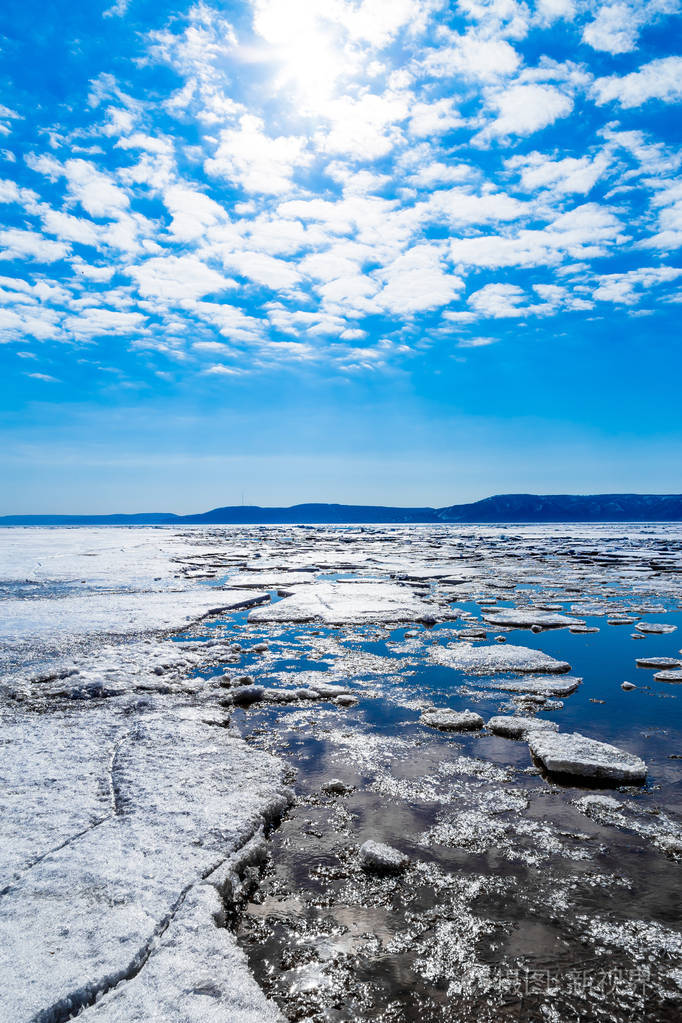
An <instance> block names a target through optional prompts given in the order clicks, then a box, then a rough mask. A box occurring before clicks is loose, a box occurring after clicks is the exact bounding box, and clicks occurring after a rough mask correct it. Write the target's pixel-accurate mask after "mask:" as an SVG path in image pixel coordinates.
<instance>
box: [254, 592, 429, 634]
mask: <svg viewBox="0 0 682 1023" xmlns="http://www.w3.org/2000/svg"><path fill="white" fill-rule="evenodd" d="M438 612H439V609H438V606H437V605H436V604H433V603H430V602H428V601H425V600H421V599H420V598H418V597H415V596H414V595H413V594H412V593H411V591H410V590H409V589H408V588H407V587H405V586H399V585H398V584H397V583H390V582H377V583H364V582H362V583H355V582H344V583H328V582H319V583H314V584H313V585H308V586H306V587H304V588H303V589H302V590H300V591H294V593H293V594H292V595H291V596H290V597H285V598H284V599H283V600H280V601H278V602H277V603H276V604H272V605H270V606H268V607H264V608H256V610H254V611H252V612H251V614H250V615H249V621H250V622H324V623H325V624H326V625H341V624H345V623H352V622H381V623H382V624H388V623H399V622H411V621H423V620H425V619H430V620H433V619H434V618H435V617H436V616H439V617H442V613H441V615H438Z"/></svg>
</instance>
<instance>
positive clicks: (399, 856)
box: [358, 839, 410, 874]
mask: <svg viewBox="0 0 682 1023" xmlns="http://www.w3.org/2000/svg"><path fill="white" fill-rule="evenodd" d="M358 859H359V860H360V866H361V867H362V869H363V870H367V871H369V872H370V873H376V874H398V873H400V872H401V871H403V870H405V869H406V867H407V866H408V864H409V862H410V858H409V856H406V855H405V854H404V853H401V852H400V851H399V850H398V849H394V848H393V846H390V845H385V844H384V843H383V842H375V841H373V840H372V839H369V840H368V841H367V842H363V844H362V845H361V846H360V851H359V853H358Z"/></svg>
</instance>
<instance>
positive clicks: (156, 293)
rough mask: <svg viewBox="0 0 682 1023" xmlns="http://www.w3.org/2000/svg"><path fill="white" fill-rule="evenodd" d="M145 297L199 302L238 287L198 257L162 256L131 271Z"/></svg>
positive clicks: (132, 268)
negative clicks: (198, 299)
mask: <svg viewBox="0 0 682 1023" xmlns="http://www.w3.org/2000/svg"><path fill="white" fill-rule="evenodd" d="M127 273H129V274H130V276H131V277H133V278H134V279H135V280H136V282H137V286H138V289H139V292H140V294H141V295H143V296H145V297H148V298H162V299H168V300H169V301H171V302H179V301H181V300H182V299H197V298H201V297H202V296H204V295H210V294H213V293H217V292H221V291H225V290H226V289H227V288H233V287H235V283H234V281H231V280H229V279H228V278H226V277H223V275H222V274H220V273H218V271H217V270H212V269H211V268H210V267H208V266H206V264H205V263H202V262H201V260H200V259H197V257H196V256H192V255H187V256H158V257H156V258H154V259H148V260H146V262H144V263H141V264H139V266H129V267H127Z"/></svg>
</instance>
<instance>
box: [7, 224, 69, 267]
mask: <svg viewBox="0 0 682 1023" xmlns="http://www.w3.org/2000/svg"><path fill="white" fill-rule="evenodd" d="M68 252H69V246H68V245H66V244H65V243H64V242H54V241H52V240H51V239H49V238H45V237H44V236H43V235H42V234H39V233H38V232H37V231H23V230H21V229H20V228H16V227H14V228H8V229H7V230H6V231H0V259H35V260H37V261H38V262H40V263H54V262H56V261H57V260H58V259H64V257H65V256H66V255H67V254H68Z"/></svg>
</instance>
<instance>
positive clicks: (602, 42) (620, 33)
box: [583, 4, 640, 53]
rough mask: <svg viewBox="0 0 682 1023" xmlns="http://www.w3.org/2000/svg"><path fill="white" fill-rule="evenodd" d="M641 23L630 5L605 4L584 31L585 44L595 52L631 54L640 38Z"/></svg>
mask: <svg viewBox="0 0 682 1023" xmlns="http://www.w3.org/2000/svg"><path fill="white" fill-rule="evenodd" d="M639 29H640V21H639V18H638V17H637V16H636V14H635V12H634V11H633V9H632V8H631V7H630V6H629V5H628V4H605V5H604V6H603V7H600V8H599V10H598V12H597V16H596V18H595V19H594V21H591V22H590V23H589V25H586V26H585V28H584V30H583V42H585V43H587V44H588V45H589V46H591V47H592V48H593V49H594V50H605V51H606V52H607V53H629V52H630V51H631V50H634V49H635V47H636V45H637V39H638V38H639Z"/></svg>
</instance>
